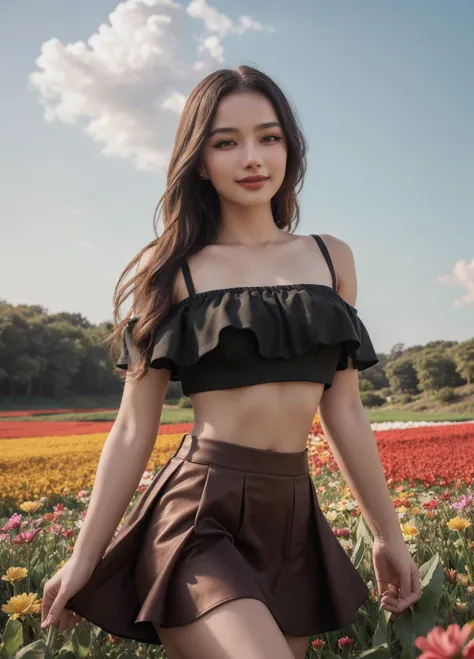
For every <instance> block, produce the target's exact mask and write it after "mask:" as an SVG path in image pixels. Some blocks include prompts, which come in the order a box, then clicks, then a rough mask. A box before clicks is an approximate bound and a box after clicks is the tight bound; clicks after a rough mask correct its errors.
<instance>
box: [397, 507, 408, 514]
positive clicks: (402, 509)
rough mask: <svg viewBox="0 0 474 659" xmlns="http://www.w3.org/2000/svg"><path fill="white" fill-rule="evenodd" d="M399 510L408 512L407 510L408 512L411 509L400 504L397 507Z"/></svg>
mask: <svg viewBox="0 0 474 659" xmlns="http://www.w3.org/2000/svg"><path fill="white" fill-rule="evenodd" d="M397 510H398V512H399V513H406V512H408V511H409V510H410V509H409V508H407V507H406V506H399V507H398V508H397Z"/></svg>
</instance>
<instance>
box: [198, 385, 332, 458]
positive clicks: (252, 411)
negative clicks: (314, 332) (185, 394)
mask: <svg viewBox="0 0 474 659" xmlns="http://www.w3.org/2000/svg"><path fill="white" fill-rule="evenodd" d="M323 390H324V384H322V383H317V382H306V381H305V382H293V381H292V382H265V383H263V384H257V385H252V386H248V387H239V388H237V389H223V390H219V391H202V392H199V393H195V394H191V396H190V398H191V401H192V404H193V408H194V426H193V428H192V430H191V431H190V432H189V434H192V435H195V436H196V437H202V438H206V439H213V440H221V441H224V442H230V443H234V444H239V445H242V446H249V447H252V448H258V449H264V450H272V451H283V452H289V453H293V452H300V451H304V450H305V448H306V444H307V439H308V434H309V431H310V430H311V425H312V422H313V418H314V415H315V413H316V411H317V408H318V406H319V401H320V399H321V396H322V393H323Z"/></svg>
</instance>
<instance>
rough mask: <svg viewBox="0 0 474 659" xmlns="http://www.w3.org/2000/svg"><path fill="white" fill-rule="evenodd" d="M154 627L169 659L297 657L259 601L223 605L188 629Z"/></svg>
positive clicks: (299, 658) (245, 599)
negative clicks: (199, 658)
mask: <svg viewBox="0 0 474 659" xmlns="http://www.w3.org/2000/svg"><path fill="white" fill-rule="evenodd" d="M155 627H156V630H157V632H158V635H159V636H160V639H161V641H162V643H163V647H164V649H165V652H166V654H167V656H168V658H169V659H196V657H206V659H242V657H245V659H295V657H296V655H295V654H294V650H292V649H290V646H289V644H288V643H287V641H286V640H285V636H284V635H283V634H282V632H281V630H280V628H279V627H278V625H277V623H276V621H275V619H274V617H273V616H272V614H271V613H270V611H269V610H268V608H267V607H266V606H265V604H264V603H263V602H261V601H260V600H257V599H252V598H241V599H236V600H231V601H229V602H224V603H223V604H219V605H218V606H216V607H215V608H213V609H211V610H210V611H208V612H207V613H204V614H203V615H202V616H201V617H200V618H198V619H197V620H195V621H194V622H192V623H190V624H189V625H183V626H181V627H167V628H163V627H160V626H159V625H158V624H157V623H155ZM300 640H301V639H300ZM298 659H304V654H302V655H301V656H299V657H298Z"/></svg>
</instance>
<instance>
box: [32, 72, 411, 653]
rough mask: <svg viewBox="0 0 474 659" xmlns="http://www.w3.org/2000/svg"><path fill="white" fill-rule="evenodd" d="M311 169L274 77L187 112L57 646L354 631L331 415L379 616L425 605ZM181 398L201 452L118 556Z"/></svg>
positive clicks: (56, 614) (63, 589) (251, 645)
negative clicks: (308, 177)
mask: <svg viewBox="0 0 474 659" xmlns="http://www.w3.org/2000/svg"><path fill="white" fill-rule="evenodd" d="M305 168H306V144H305V140H304V137H303V136H302V133H301V131H300V129H299V127H298V124H297V120H296V118H295V116H294V113H293V112H292V110H291V108H290V104H289V102H288V100H287V99H286V98H285V96H284V94H283V92H282V91H281V90H280V89H279V87H278V86H277V85H276V84H275V83H274V82H273V81H272V80H271V79H270V78H268V77H267V76H266V75H264V74H263V73H261V72H260V71H258V70H256V69H254V68H251V67H248V66H239V67H238V68H237V69H236V70H227V69H223V70H218V71H215V72H214V73H211V74H210V75H208V76H207V77H206V78H204V79H203V80H202V81H201V82H200V83H199V84H198V85H197V86H196V88H195V89H194V90H193V91H192V92H191V94H190V96H189V98H188V100H187V102H186V105H185V107H184V110H183V113H182V116H181V120H180V123H179V127H178V131H177V136H176V141H175V146H174V150H173V153H172V156H171V160H170V165H169V172H168V179H167V188H166V191H165V193H164V195H163V197H162V198H161V200H160V204H161V203H162V202H163V201H164V231H163V234H162V235H161V236H160V237H157V238H156V240H153V241H152V242H151V243H150V244H149V245H147V246H146V247H145V248H144V249H143V250H142V251H141V252H140V253H139V254H138V255H137V257H136V258H135V259H134V260H133V261H132V262H131V263H130V264H129V265H128V266H127V268H126V269H125V270H124V272H123V273H122V275H121V278H120V281H122V279H123V278H124V276H125V274H126V273H128V272H129V271H130V269H131V268H132V267H134V266H135V265H137V264H138V268H137V273H136V275H135V277H134V278H132V281H131V283H130V284H128V286H129V287H133V288H132V289H131V290H133V293H134V297H133V299H134V306H133V309H132V310H131V312H130V314H129V317H128V318H126V319H125V320H123V321H119V320H118V319H119V315H118V309H119V307H120V305H121V304H122V302H123V301H124V299H125V298H126V297H128V295H130V292H131V290H130V291H129V293H128V295H125V291H126V290H127V286H125V285H123V286H122V287H120V288H119V284H120V281H119V284H118V285H117V288H116V291H115V300H114V302H115V306H114V314H115V321H116V328H115V330H114V332H113V334H112V340H113V345H114V348H118V347H119V343H120V347H121V352H120V356H119V357H118V359H117V357H116V356H115V357H114V361H115V363H116V366H117V367H118V368H120V369H125V370H126V372H125V373H124V375H125V376H126V379H125V385H124V390H123V397H122V401H121V404H120V409H119V412H118V415H117V418H116V421H115V423H114V426H113V429H112V431H111V433H110V435H109V436H108V439H107V441H106V444H105V446H104V449H103V451H102V454H101V457H100V461H99V466H98V470H97V474H96V479H95V483H94V487H93V491H92V496H91V501H90V504H89V508H88V513H87V516H86V519H85V521H84V524H83V526H82V528H81V531H80V533H79V537H78V539H77V542H76V544H75V548H74V552H73V554H72V556H71V558H70V560H69V561H68V563H67V564H66V565H65V566H64V567H63V568H61V570H60V571H59V572H58V573H56V574H55V576H54V577H53V578H52V579H51V580H50V581H49V582H48V583H47V584H46V587H45V593H44V598H43V619H45V618H46V620H45V622H44V623H43V624H44V626H47V625H48V624H50V623H51V621H55V620H58V619H59V627H58V629H59V630H64V629H67V628H70V627H72V626H73V625H74V624H75V623H76V622H77V620H78V619H80V618H81V616H83V617H86V618H87V619H89V620H91V621H92V622H94V623H95V624H97V625H98V626H100V627H101V628H103V629H105V630H106V631H109V632H111V633H113V634H116V635H119V636H122V637H125V638H133V639H136V640H140V641H144V642H148V643H156V644H162V645H163V646H164V648H165V651H166V655H167V657H168V659H188V658H189V659H191V658H192V659H196V658H197V657H199V658H201V657H203V658H204V657H205V658H206V659H214V658H215V659H217V658H220V657H226V658H228V659H233V658H236V659H237V657H238V658H239V659H241V658H242V657H245V658H246V659H257V658H258V659H260V658H264V657H265V658H266V657H271V658H272V659H277V658H278V659H291V658H293V657H297V658H298V659H303V658H304V656H305V653H306V649H307V646H308V642H309V639H310V637H311V635H313V634H318V633H322V632H325V631H331V630H336V629H342V628H343V627H346V626H348V625H350V624H351V623H352V622H353V621H354V620H355V618H356V612H357V609H358V608H359V607H360V606H361V605H362V604H363V602H364V601H365V599H366V598H367V596H368V588H367V586H366V584H365V583H364V582H363V580H362V579H361V577H360V576H359V574H358V572H357V571H356V570H355V568H354V567H353V565H352V563H351V561H350V559H349V557H348V556H347V555H346V553H345V552H344V550H343V549H342V547H341V545H340V544H339V541H338V540H337V539H336V538H335V536H334V535H333V533H332V531H331V529H330V527H329V524H328V522H327V521H326V519H325V517H324V515H323V514H322V512H321V510H320V508H319V505H318V500H317V497H316V492H315V489H314V485H313V483H312V481H311V479H310V476H309V473H308V463H307V457H308V456H307V449H306V442H307V437H308V432H309V430H310V427H311V424H312V419H313V416H314V413H315V411H316V409H317V408H318V407H319V413H320V417H321V423H322V427H323V430H324V432H325V436H326V438H327V440H328V442H329V443H330V446H331V449H332V450H333V452H334V454H335V456H336V459H337V461H338V463H339V466H340V468H341V470H342V472H343V475H344V476H345V478H346V480H347V482H348V484H349V485H350V487H351V489H352V490H353V492H354V494H355V496H356V498H357V501H358V503H359V505H360V508H361V510H362V512H363V515H364V517H365V520H366V521H367V523H368V525H369V526H370V528H371V530H372V532H373V534H374V548H373V557H374V567H375V571H376V576H377V581H378V588H379V594H380V595H381V606H382V607H383V608H385V609H386V610H387V611H391V612H392V613H393V614H394V617H396V616H397V615H399V614H400V613H401V612H402V611H404V610H405V609H406V608H407V607H409V606H410V605H411V604H412V603H414V602H415V601H416V600H417V599H419V596H420V583H419V574H418V570H417V567H416V565H415V564H414V562H413V560H412V558H411V556H410V554H409V552H408V550H407V549H406V546H405V542H404V540H403V537H402V534H401V531H400V526H399V522H398V517H397V514H396V512H395V509H394V507H393V504H392V501H391V497H390V495H389V492H388V490H387V487H386V482H385V478H384V474H383V470H382V467H381V464H380V460H379V456H378V452H377V449H376V445H375V442H374V438H373V435H372V432H371V429H370V425H369V423H368V420H367V417H366V415H365V412H364V410H363V407H362V404H361V401H360V396H359V388H358V373H357V372H358V370H362V369H365V368H368V367H370V366H372V365H373V364H375V363H377V362H378V358H377V355H376V353H375V351H374V348H373V346H372V343H371V340H370V337H369V335H368V333H367V330H366V328H365V326H364V325H363V323H362V321H361V320H360V319H359V317H358V313H357V309H356V308H355V306H354V305H355V303H356V290H357V281H356V273H355V266H354V259H353V255H352V251H351V249H350V247H349V245H348V244H347V243H345V242H344V241H342V240H340V239H338V238H335V237H333V236H331V235H328V234H324V235H323V236H321V235H310V236H305V235H295V234H294V233H293V230H294V228H295V227H296V226H297V224H298V222H299V206H298V201H297V197H296V187H297V185H298V184H300V183H301V182H302V180H303V177H304V173H305ZM249 177H250V178H255V177H258V178H259V179H260V180H259V182H253V183H252V182H245V179H248V178H249ZM160 204H159V205H160ZM155 232H156V227H155ZM169 380H173V381H177V380H180V381H181V383H182V386H183V391H184V394H185V395H187V396H189V397H190V398H191V400H192V405H193V408H194V415H195V422H194V426H193V430H192V433H191V434H189V435H188V434H187V435H184V437H183V439H182V442H181V444H180V446H179V448H178V449H177V451H176V452H175V453H174V455H173V456H172V457H171V458H170V459H169V460H168V462H167V463H166V465H165V466H164V467H163V468H162V469H161V470H160V472H159V473H158V474H157V476H156V477H155V479H154V480H153V482H152V483H151V485H150V486H149V487H148V489H147V490H146V491H145V492H144V493H143V494H142V495H141V497H140V499H139V501H138V503H137V504H136V505H135V507H134V508H133V510H132V512H131V513H130V515H129V517H128V518H127V520H126V521H125V523H124V525H123V526H122V527H121V528H120V531H119V532H118V533H117V534H116V535H115V536H114V532H115V530H116V529H117V525H118V524H119V522H120V520H121V518H122V516H123V514H124V512H125V511H126V509H127V506H128V504H129V502H130V500H131V498H132V496H133V494H134V492H135V491H136V488H137V485H138V483H139V481H140V478H141V476H142V474H143V471H144V469H145V467H146V464H147V462H148V459H149V456H150V453H151V451H152V448H153V446H154V443H155V441H156V436H157V430H158V426H159V421H160V415H161V410H162V406H163V401H164V397H165V393H166V389H167V385H168V382H169ZM368 475H369V476H370V477H368ZM104 552H105V553H104ZM397 599H398V602H397Z"/></svg>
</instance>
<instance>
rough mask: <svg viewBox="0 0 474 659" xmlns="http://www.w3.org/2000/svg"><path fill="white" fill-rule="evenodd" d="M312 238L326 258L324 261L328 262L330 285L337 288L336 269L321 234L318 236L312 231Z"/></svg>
mask: <svg viewBox="0 0 474 659" xmlns="http://www.w3.org/2000/svg"><path fill="white" fill-rule="evenodd" d="M311 235H312V236H313V238H314V239H315V240H316V242H317V243H318V245H319V247H320V249H321V251H322V253H323V256H324V258H325V259H326V263H327V264H328V267H329V270H330V271H331V277H332V287H333V288H334V290H337V280H336V271H335V270H334V265H333V263H332V259H331V256H330V254H329V250H328V248H327V247H326V243H325V242H324V240H323V239H322V238H321V236H318V235H317V234H314V233H312V234H311Z"/></svg>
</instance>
